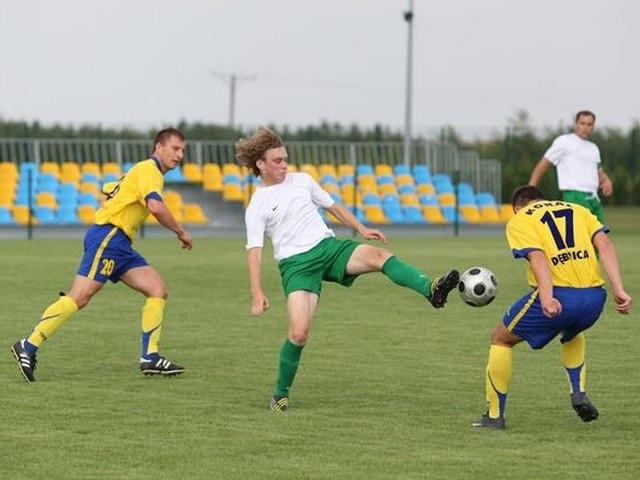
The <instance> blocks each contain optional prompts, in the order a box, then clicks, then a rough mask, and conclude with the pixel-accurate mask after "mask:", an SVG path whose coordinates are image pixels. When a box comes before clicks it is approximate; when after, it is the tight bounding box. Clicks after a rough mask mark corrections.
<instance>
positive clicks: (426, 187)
mask: <svg viewBox="0 0 640 480" xmlns="http://www.w3.org/2000/svg"><path fill="white" fill-rule="evenodd" d="M417 191H418V195H435V194H436V187H434V186H433V184H431V183H421V184H420V185H418V187H417Z"/></svg>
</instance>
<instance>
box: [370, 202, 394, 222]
mask: <svg viewBox="0 0 640 480" xmlns="http://www.w3.org/2000/svg"><path fill="white" fill-rule="evenodd" d="M364 216H365V217H367V220H369V221H370V222H371V223H389V220H388V219H387V216H386V215H385V214H384V211H383V210H382V207H381V206H380V205H365V206H364Z"/></svg>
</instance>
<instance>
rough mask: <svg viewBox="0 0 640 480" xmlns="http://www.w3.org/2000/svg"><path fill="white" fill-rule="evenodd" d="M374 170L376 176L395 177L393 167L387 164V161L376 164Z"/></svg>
mask: <svg viewBox="0 0 640 480" xmlns="http://www.w3.org/2000/svg"><path fill="white" fill-rule="evenodd" d="M374 172H375V175H376V177H378V178H380V177H385V176H386V177H391V178H393V176H394V175H393V168H392V167H391V165H389V164H387V163H379V164H377V165H376V166H375V168H374Z"/></svg>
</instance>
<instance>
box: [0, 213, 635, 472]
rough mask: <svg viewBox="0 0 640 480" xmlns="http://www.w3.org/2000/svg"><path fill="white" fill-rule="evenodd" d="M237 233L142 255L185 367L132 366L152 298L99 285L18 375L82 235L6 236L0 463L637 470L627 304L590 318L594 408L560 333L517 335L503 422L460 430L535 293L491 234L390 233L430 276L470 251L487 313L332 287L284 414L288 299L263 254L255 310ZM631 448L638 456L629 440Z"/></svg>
mask: <svg viewBox="0 0 640 480" xmlns="http://www.w3.org/2000/svg"><path fill="white" fill-rule="evenodd" d="M607 213H608V214H609V216H610V219H611V221H610V224H611V226H612V228H613V233H612V238H613V239H614V242H615V243H616V245H617V247H618V250H619V253H620V256H621V258H622V264H623V272H624V274H625V280H626V283H627V287H628V290H629V292H630V293H631V295H633V296H634V297H635V298H636V299H637V298H640V265H639V264H638V262H637V251H638V249H637V245H638V235H639V232H638V230H637V228H638V227H637V226H636V224H635V221H634V219H637V218H638V211H637V210H630V209H623V210H614V209H609V210H607ZM243 242H244V241H243V239H241V238H238V239H218V238H206V239H205V238H202V239H197V241H196V246H195V247H194V250H193V251H191V252H183V251H181V250H180V249H179V248H178V243H177V242H176V241H174V240H172V239H145V240H143V241H140V242H139V244H138V248H139V250H140V251H141V252H142V253H143V254H144V255H145V256H146V257H147V258H148V259H149V260H150V261H151V262H152V264H154V265H155V266H156V267H157V268H158V269H159V270H160V271H161V272H162V273H163V275H164V276H165V279H166V281H167V283H168V285H169V289H170V299H169V303H168V306H167V310H166V316H165V327H164V334H163V351H164V353H165V354H166V355H167V356H168V357H169V358H170V359H172V360H175V361H176V362H177V363H180V364H183V365H185V366H186V367H187V372H186V373H185V374H184V375H183V376H182V377H179V378H167V379H163V378H146V377H143V376H142V375H141V374H140V373H139V371H138V367H137V361H138V355H139V314H140V308H141V306H142V303H143V298H142V297H141V296H139V295H137V294H135V293H133V292H131V291H130V290H128V289H127V288H126V287H124V286H122V285H108V286H107V287H106V288H105V289H104V290H103V291H102V292H101V293H100V294H99V295H98V296H96V298H95V299H94V301H93V303H91V305H89V306H88V307H87V308H86V309H85V310H83V311H82V312H80V313H79V314H78V315H76V316H75V317H74V318H73V319H72V320H71V321H70V322H69V323H68V324H67V325H65V326H64V327H63V328H62V329H61V330H60V331H59V332H58V333H57V334H56V336H55V337H53V338H52V339H51V340H50V341H48V342H47V343H46V344H45V345H44V346H43V348H42V349H41V351H40V353H39V356H38V358H39V362H40V363H39V367H38V370H37V372H36V373H37V379H38V381H37V382H36V383H33V384H25V383H23V381H22V379H21V377H20V375H19V373H18V371H17V368H16V366H15V364H14V360H13V357H12V355H11V352H10V346H11V344H12V343H13V342H14V341H15V340H17V339H18V338H19V337H21V336H23V335H25V334H26V333H27V332H28V331H29V329H30V328H31V327H32V326H33V324H34V323H35V322H36V320H37V318H38V317H39V315H40V313H41V311H42V309H43V308H44V307H45V306H46V305H47V304H48V303H50V302H51V301H52V300H53V299H54V298H55V297H56V296H57V293H58V291H59V290H64V289H66V288H68V286H69V282H70V280H71V278H72V276H73V274H74V272H75V269H76V266H77V262H78V261H79V253H80V249H81V242H80V240H43V239H38V240H34V241H31V242H28V241H23V240H20V241H18V240H6V241H2V242H0V265H2V275H1V276H0V282H1V283H0V285H1V288H2V298H3V314H2V321H1V322H0V339H2V349H1V350H0V353H1V352H2V351H3V352H4V353H3V354H2V355H0V383H1V385H2V394H1V397H0V398H1V399H2V405H1V406H0V425H1V429H0V472H2V478H8V479H12V480H19V479H65V480H72V479H78V480H79V479H83V480H84V479H87V478H93V479H127V480H134V479H157V480H163V479H179V478H185V479H186V478H189V479H278V480H284V479H366V480H373V479H385V480H387V479H443V480H444V479H447V480H450V479H473V480H482V479H491V480H495V479H506V478H509V479H519V480H522V479H536V480H538V479H556V478H563V479H584V478H589V479H616V480H620V479H635V478H637V476H638V472H640V459H639V458H638V455H637V452H638V450H640V440H639V438H638V435H639V434H638V432H640V408H639V407H640V405H639V399H640V381H639V380H638V374H637V365H638V342H639V340H640V333H639V331H638V323H637V316H638V315H637V313H636V312H634V313H633V314H632V315H631V316H630V317H623V316H620V315H617V314H616V313H615V311H614V309H613V306H612V305H611V302H609V303H608V305H607V307H606V308H605V313H604V315H603V317H602V318H601V320H600V322H599V323H598V324H596V326H595V327H594V328H593V329H592V330H591V331H590V332H588V335H587V355H588V362H589V363H588V365H589V371H588V384H589V392H590V395H591V397H592V399H593V401H594V403H595V404H596V405H597V406H598V407H599V409H600V412H601V417H600V419H598V421H596V422H592V423H590V424H584V423H582V422H581V421H580V420H579V419H578V417H577V416H576V415H575V414H574V412H573V411H572V410H571V407H570V403H569V395H568V382H567V380H566V376H565V373H564V370H563V368H562V367H561V364H560V354H559V345H558V343H557V342H553V343H552V344H551V345H549V347H547V349H545V350H543V351H539V352H533V351H531V350H529V349H528V347H527V346H526V345H524V344H523V345H520V346H518V347H516V351H515V354H514V377H513V381H512V385H511V393H510V396H509V406H508V411H507V422H508V429H507V430H506V431H504V432H496V431H475V430H473V429H472V428H471V427H470V424H471V422H472V421H474V420H476V418H477V417H479V416H480V415H481V414H482V413H483V412H484V409H485V402H484V368H485V362H486V355H487V350H488V343H489V334H490V331H491V330H492V328H493V326H494V325H495V324H496V323H497V322H498V321H499V319H500V318H501V316H502V313H503V311H504V310H505V309H506V308H507V307H508V306H509V304H510V303H511V301H512V300H514V299H515V298H516V296H519V295H521V294H522V293H524V292H525V290H526V289H527V287H526V284H525V276H524V268H525V263H524V262H522V261H520V262H516V261H514V260H512V259H511V257H510V254H509V252H508V250H507V247H506V242H505V240H504V238H503V236H502V235H501V234H496V236H489V237H487V236H484V237H477V238H471V237H460V238H429V237H411V238H392V239H391V241H390V244H389V248H391V249H392V250H393V251H394V252H396V253H397V254H398V255H399V256H401V257H402V258H404V259H405V260H407V261H409V262H411V263H414V264H416V265H420V266H421V267H423V268H424V269H425V271H427V272H428V273H430V274H432V275H436V274H439V273H440V272H442V271H443V270H445V269H447V268H450V267H454V266H455V267H457V268H459V269H465V268H467V267H469V266H472V265H474V264H480V265H484V266H487V267H489V268H491V269H492V270H493V271H494V272H495V273H496V275H497V277H498V280H499V282H500V284H499V293H498V297H497V299H496V301H495V302H494V303H493V304H491V305H490V306H488V307H486V308H482V309H473V308H471V307H468V306H466V305H464V304H463V303H462V302H461V301H460V300H459V298H458V296H457V295H454V296H452V298H451V299H450V302H449V304H448V305H447V308H445V309H443V310H434V309H432V308H431V307H430V306H428V305H427V303H426V302H425V301H424V300H422V299H420V298H419V297H418V296H416V294H415V293H413V292H411V291H408V290H404V289H401V288H399V287H397V286H395V285H393V284H391V283H390V282H389V281H388V280H387V279H386V278H385V277H384V276H382V275H368V276H364V277H362V278H360V279H358V281H357V282H356V283H355V285H354V286H353V287H352V288H350V289H345V288H341V287H338V286H335V285H326V286H325V289H324V291H323V296H322V299H321V304H320V307H319V309H318V315H317V317H316V321H315V325H314V330H313V332H312V336H311V341H310V343H309V345H308V347H307V348H306V349H305V352H304V355H303V360H302V365H301V369H300V371H299V375H298V378H297V381H296V384H295V388H294V390H293V394H292V404H293V406H292V409H291V412H290V413H289V414H287V415H284V416H282V415H280V416H278V415H272V414H270V413H268V412H267V409H266V406H267V403H268V399H269V396H270V394H271V392H272V388H273V384H274V380H275V374H276V362H277V355H278V350H279V348H280V345H281V343H282V341H283V339H284V335H285V333H286V315H285V310H284V303H283V295H282V291H281V287H280V285H279V281H278V276H277V272H276V268H275V264H274V262H273V261H272V260H271V259H270V258H269V256H270V255H269V253H270V252H268V251H267V252H265V253H266V255H265V257H266V258H265V264H264V267H265V272H264V274H265V287H266V290H267V293H268V294H269V295H270V298H271V300H272V304H273V308H272V310H271V311H269V312H268V313H267V314H266V315H264V316H262V317H259V318H255V317H252V316H251V315H250V313H249V311H250V295H249V290H248V280H247V272H246V267H245V251H244V248H243ZM634 452H635V453H634Z"/></svg>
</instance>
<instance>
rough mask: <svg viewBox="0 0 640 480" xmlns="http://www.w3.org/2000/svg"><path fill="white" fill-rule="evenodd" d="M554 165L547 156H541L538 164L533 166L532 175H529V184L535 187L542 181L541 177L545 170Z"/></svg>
mask: <svg viewBox="0 0 640 480" xmlns="http://www.w3.org/2000/svg"><path fill="white" fill-rule="evenodd" d="M551 165H552V163H551V162H550V161H549V160H547V159H546V158H541V159H540V161H539V162H538V163H536V166H535V167H533V171H532V172H531V177H529V185H533V186H534V187H535V186H537V185H538V183H540V179H541V178H542V176H543V175H544V172H546V171H547V169H548V168H549V167H550V166H551Z"/></svg>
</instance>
